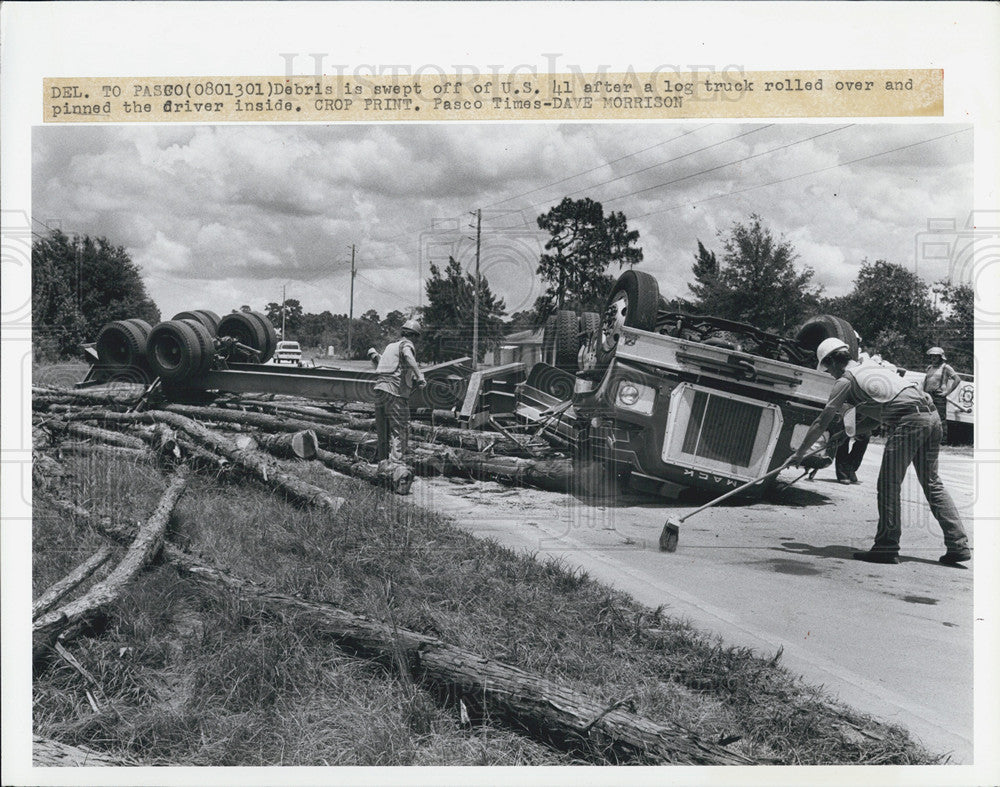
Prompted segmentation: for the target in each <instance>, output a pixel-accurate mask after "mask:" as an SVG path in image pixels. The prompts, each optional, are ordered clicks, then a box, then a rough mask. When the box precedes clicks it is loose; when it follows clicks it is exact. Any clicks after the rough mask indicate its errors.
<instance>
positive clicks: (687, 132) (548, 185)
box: [486, 123, 715, 208]
mask: <svg viewBox="0 0 1000 787" xmlns="http://www.w3.org/2000/svg"><path fill="white" fill-rule="evenodd" d="M714 125H715V124H714V123H706V124H705V125H704V126H699V127H698V128H695V129H691V130H690V131H685V132H684V133H683V134H678V135H677V136H676V137H671V138H670V139H668V140H665V141H663V142H657V143H656V144H655V145H650V146H649V147H646V148H643V149H642V150H637V151H635V153H628V154H626V155H624V156H619V157H618V158H616V159H612V160H611V161H606V162H605V163H603V164H599V165H597V166H596V167H591V168H590V169H587V170H584V171H583V172H578V173H576V174H575V175H570V176H569V177H568V178H563V179H562V180H557V181H555V182H554V183H546V184H545V185H544V186H539V187H538V188H535V189H531V190H530V191H525V192H523V193H522V194H515V195H514V196H513V197H506V198H504V199H502V200H500V201H499V202H493V203H491V204H489V205H487V206H486V207H487V208H492V207H494V206H496V205H502V204H503V203H505V202H510V201H511V200H513V199H518V198H520V197H526V196H528V195H529V194H534V193H535V192H536V191H543V190H544V189H548V188H552V186H558V185H559V184H561V183H565V182H566V181H569V180H574V179H576V178H580V177H583V176H584V175H589V174H590V173H591V172H597V170H599V169H604V167H610V166H611V165H612V164H617V163H618V162H619V161H624V160H625V159H627V158H632V157H633V156H638V155H639V154H640V153H646V152H647V151H650V150H653V149H654V148H659V147H662V146H663V145H669V144H670V143H671V142H675V141H676V140H678V139H681V138H682V137H686V136H687V135H688V134H694V133H695V132H697V131H702V130H703V129H706V128H708V127H709V126H714ZM640 171H641V170H640Z"/></svg>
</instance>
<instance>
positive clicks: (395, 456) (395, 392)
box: [368, 319, 427, 462]
mask: <svg viewBox="0 0 1000 787" xmlns="http://www.w3.org/2000/svg"><path fill="white" fill-rule="evenodd" d="M420 331H421V329H420V323H419V322H417V321H416V320H412V319H411V320H407V321H406V322H404V323H403V327H402V328H400V334H401V337H400V339H399V340H398V341H395V342H392V343H391V344H388V345H386V348H385V350H383V351H382V353H381V355H380V354H379V353H377V352H376V351H375V349H374V348H372V349H370V350H369V351H368V357H369V358H371V360H372V363H373V364H376V369H375V372H376V373H377V374H378V379H377V380H376V382H375V430H376V432H377V434H378V453H377V456H376V458H377V460H378V461H382V460H383V459H389V460H391V461H393V462H402V461H403V455H404V454H405V453H406V451H407V443H408V440H409V435H410V405H409V401H410V394H411V393H413V387H414V385H417V386H419V387H420V388H423V387H424V386H425V385H427V380H426V379H424V373H423V372H421V371H420V367H419V366H417V356H416V349H415V348H414V346H413V342H414V340H415V339H418V338H419V337H420Z"/></svg>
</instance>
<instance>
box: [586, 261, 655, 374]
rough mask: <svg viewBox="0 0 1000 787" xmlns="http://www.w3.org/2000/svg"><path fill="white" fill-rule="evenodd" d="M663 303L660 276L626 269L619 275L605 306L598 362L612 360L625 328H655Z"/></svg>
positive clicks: (601, 363) (602, 365) (644, 329)
mask: <svg viewBox="0 0 1000 787" xmlns="http://www.w3.org/2000/svg"><path fill="white" fill-rule="evenodd" d="M659 305H660V287H659V285H658V284H657V283H656V279H654V278H653V277H652V276H650V275H649V274H648V273H643V272H642V271H632V270H628V271H625V273H623V274H622V275H621V276H619V277H618V281H617V282H615V286H614V289H612V290H611V295H609V296H608V300H607V301H606V303H605V306H604V315H603V316H602V318H601V336H600V339H599V341H598V343H597V365H598V366H599V367H601V368H603V367H605V366H607V365H608V364H609V363H611V359H612V357H614V354H615V349H616V348H617V347H618V339H619V337H620V336H621V329H622V327H628V328H638V329H639V330H643V331H652V330H653V329H655V328H656V314H657V311H658V310H659Z"/></svg>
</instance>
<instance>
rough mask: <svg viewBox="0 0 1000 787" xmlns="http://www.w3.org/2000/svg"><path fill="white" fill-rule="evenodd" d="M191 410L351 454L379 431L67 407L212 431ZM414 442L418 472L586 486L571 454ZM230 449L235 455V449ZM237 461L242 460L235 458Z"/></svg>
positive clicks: (254, 417)
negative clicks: (311, 438) (304, 436)
mask: <svg viewBox="0 0 1000 787" xmlns="http://www.w3.org/2000/svg"><path fill="white" fill-rule="evenodd" d="M188 416H190V417H191V418H205V419H214V420H215V421H217V422H221V423H234V424H240V425H242V426H247V427H253V428H256V429H261V430H263V431H266V432H272V433H288V432H294V431H297V430H303V429H311V430H312V431H313V432H315V434H316V436H317V438H318V440H319V444H320V445H321V446H322V447H323V448H325V449H327V450H329V451H333V452H336V453H344V454H347V455H351V456H353V455H354V454H356V452H357V450H358V447H359V446H361V445H364V444H366V443H371V442H373V440H374V435H373V434H372V433H370V432H362V431H360V430H356V429H349V428H347V427H342V426H330V425H325V424H317V423H314V422H309V421H304V420H301V419H293V418H282V417H278V416H274V415H269V414H266V413H248V412H243V411H235V410H223V409H220V408H213V407H197V406H193V405H168V406H167V407H166V409H165V410H150V411H148V412H146V413H114V412H110V411H106V410H99V409H88V410H80V411H77V412H73V413H67V414H66V416H65V417H66V418H68V419H74V420H77V419H83V420H87V419H90V420H97V419H105V420H107V421H109V422H111V423H115V422H118V423H150V422H152V421H153V420H156V419H159V420H162V421H165V422H167V423H173V422H174V421H177V419H180V421H177V422H178V423H180V422H181V421H183V422H187V423H189V424H192V425H194V426H197V427H198V428H199V429H201V430H204V431H206V432H208V431H209V430H208V429H207V428H206V427H205V426H203V425H201V424H199V423H198V422H197V421H194V420H191V418H189V417H188ZM171 419H173V420H171ZM211 434H213V435H215V437H216V438H217V439H218V440H220V441H227V440H228V438H225V437H223V436H222V435H219V434H218V433H216V432H212V433H211ZM199 442H202V443H203V444H204V440H199ZM230 442H231V441H230ZM410 448H411V450H412V455H413V469H414V472H415V473H417V474H418V475H441V474H444V475H451V476H461V477H463V478H475V479H480V480H496V481H500V482H503V483H510V484H515V485H519V486H533V487H537V488H539V489H546V490H549V491H553V492H569V493H575V492H581V491H585V490H583V489H582V488H581V484H580V483H579V481H578V479H577V476H576V475H575V473H574V465H573V460H571V459H526V458H522V457H512V456H502V455H495V454H486V453H482V452H476V451H468V450H466V449H463V448H456V447H451V446H440V445H435V444H433V443H426V442H421V441H417V440H411V441H410ZM224 455H225V456H227V457H228V458H230V459H233V457H232V456H230V455H229V454H224ZM233 461H234V462H235V461H236V460H235V459H233ZM331 466H332V465H331ZM335 469H340V468H335ZM342 472H343V471H342ZM359 477H364V476H359ZM366 480H368V479H366ZM299 483H301V482H299Z"/></svg>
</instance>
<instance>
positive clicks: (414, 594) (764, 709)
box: [33, 456, 938, 765]
mask: <svg viewBox="0 0 1000 787" xmlns="http://www.w3.org/2000/svg"><path fill="white" fill-rule="evenodd" d="M62 465H63V472H64V475H63V476H62V477H48V478H39V479H37V482H36V495H35V523H34V532H33V539H34V554H33V566H34V573H33V590H34V593H35V595H36V596H37V595H38V594H39V593H40V592H41V591H42V590H43V589H44V588H46V587H47V586H48V585H49V584H51V583H52V582H53V581H54V580H56V579H58V578H59V577H61V576H63V575H64V574H65V573H66V572H67V571H68V570H69V569H70V568H72V567H73V566H74V565H76V564H77V563H78V562H80V561H81V560H83V559H84V558H85V557H87V556H88V555H90V554H91V553H92V552H93V551H95V550H96V548H97V546H98V545H99V544H100V543H101V539H100V537H99V536H98V535H97V534H96V533H95V532H94V531H93V530H92V529H90V528H89V527H88V525H87V524H86V523H84V522H80V521H78V522H73V521H68V520H67V519H66V517H65V516H63V515H61V514H59V513H57V512H56V511H55V510H54V508H53V507H52V506H51V505H50V504H49V503H48V502H47V500H48V499H49V496H50V495H55V496H57V497H60V498H62V499H69V500H72V501H73V502H75V503H77V504H79V505H81V506H84V507H85V508H87V509H88V510H89V511H90V512H91V513H92V515H94V516H97V517H102V516H103V517H109V518H110V519H112V520H114V521H128V522H133V523H134V522H136V521H140V520H143V519H145V517H146V516H148V514H149V512H150V511H151V510H152V508H153V507H154V505H155V503H156V500H157V498H158V496H159V494H160V493H161V491H162V490H163V488H164V487H165V480H164V477H163V476H162V474H161V472H160V471H159V470H158V469H157V468H156V467H155V466H153V465H151V464H145V463H142V462H139V463H136V462H134V461H122V460H119V459H117V458H109V457H106V456H93V457H67V458H65V459H64V460H63V462H62ZM290 469H293V470H294V471H295V472H297V473H299V474H300V475H302V476H303V477H305V478H307V480H311V481H312V482H314V483H317V484H319V485H321V486H324V487H326V488H328V489H331V490H333V491H334V492H335V493H337V494H340V495H342V496H344V497H346V498H347V499H348V503H347V504H346V505H345V507H344V508H343V509H342V511H341V513H340V514H339V515H338V517H337V518H336V519H335V520H331V519H330V518H329V517H325V516H323V515H321V514H318V513H316V512H313V511H308V510H301V509H297V508H294V507H292V506H290V505H288V504H287V503H286V502H285V501H284V500H282V499H279V498H277V497H275V496H274V495H273V494H271V493H269V492H267V491H265V490H263V489H262V488H258V487H256V486H253V485H251V484H246V483H241V484H236V483H232V482H229V481H226V480H217V479H214V478H210V477H206V476H197V477H195V478H194V480H193V481H192V484H191V486H190V488H189V490H188V491H187V493H186V494H185V496H184V497H183V498H182V500H181V503H180V505H179V506H178V508H177V510H176V511H175V515H174V518H173V520H172V522H171V526H170V538H171V539H172V540H173V541H174V542H175V543H177V544H179V545H181V546H183V547H184V548H186V549H189V550H191V551H193V552H195V553H197V554H200V555H202V556H203V558H205V559H207V560H209V561H211V562H214V563H216V564H218V565H220V566H223V567H226V568H227V569H228V570H230V571H232V572H233V573H235V574H237V575H240V576H243V577H246V578H248V579H252V580H255V581H257V582H259V583H262V584H263V585H265V586H266V587H267V588H269V589H273V590H274V591H277V592H281V593H286V594H297V595H300V596H301V597H303V598H307V599H313V600H320V601H327V602H330V603H333V604H336V605H338V606H341V607H344V608H346V609H349V610H351V611H353V612H358V613H363V614H365V615H369V616H371V617H373V618H377V619H380V620H385V621H390V622H392V623H394V624H395V625H396V626H399V627H403V628H409V629H413V630H416V631H420V632H425V633H429V634H433V635H434V636H437V637H439V638H441V639H442V640H444V641H446V642H450V643H453V644H455V645H459V646H461V647H464V648H467V649H469V650H473V651H475V652H477V653H480V654H482V655H485V656H488V657H491V658H495V659H499V660H502V661H506V662H509V663H511V664H514V665H516V666H518V667H521V668H524V669H527V670H531V671H533V672H535V673H537V674H539V675H542V676H545V677H548V678H552V679H558V680H561V681H564V682H568V683H570V684H572V685H574V686H575V687H577V688H579V689H580V690H581V691H586V692H588V693H591V694H593V695H596V696H598V697H600V698H601V699H602V700H605V701H607V702H608V703H609V704H611V703H613V702H615V701H617V700H622V699H624V698H631V700H630V702H631V705H632V706H633V707H634V709H635V710H636V711H637V712H638V713H641V714H643V715H646V716H648V717H650V718H652V719H654V720H661V721H668V720H669V721H673V722H678V723H681V724H683V725H685V726H687V727H689V728H690V729H692V730H693V731H695V732H697V733H698V734H699V735H701V736H702V737H704V738H706V739H711V740H722V739H725V740H729V741H733V743H732V748H734V749H736V750H739V751H741V752H743V753H745V754H748V755H751V756H757V757H773V758H777V759H778V760H780V761H781V762H785V763H801V764H806V763H879V764H885V763H904V764H925V763H932V762H936V761H937V760H938V758H936V757H935V756H934V755H932V754H930V753H928V752H926V751H924V750H922V749H921V748H920V747H919V746H917V745H916V744H915V743H914V742H913V741H912V740H911V739H910V738H909V736H908V735H907V733H906V732H905V731H903V730H902V729H900V728H897V727H890V726H886V725H883V724H880V723H878V722H876V721H874V720H872V719H869V718H865V717H862V716H860V715H858V714H856V713H854V712H853V711H851V710H850V709H848V708H845V707H843V706H841V705H838V704H836V703H833V702H831V701H830V700H829V699H828V698H827V697H825V696H824V695H823V693H822V692H821V691H820V690H818V689H815V688H812V687H809V686H807V685H804V684H803V683H802V682H801V681H800V680H799V679H797V678H796V677H795V676H793V675H791V674H789V673H788V672H787V671H785V670H784V669H783V668H782V666H781V663H780V654H754V653H752V652H750V651H748V650H746V649H743V648H731V647H727V646H726V645H725V644H724V643H721V642H718V641H716V640H714V639H713V638H711V637H709V636H707V635H704V634H702V633H699V632H697V631H695V630H693V629H691V628H690V627H689V626H687V625H686V624H685V623H683V622H681V621H678V620H673V619H671V618H669V617H667V616H665V615H663V614H662V613H661V611H659V610H653V609H649V608H645V607H642V606H640V605H638V604H636V603H635V602H633V601H632V600H631V599H629V598H628V597H626V596H624V595H622V594H620V593H618V592H616V591H613V590H611V589H609V588H607V587H605V586H603V585H601V584H599V583H597V582H595V581H592V580H591V579H590V578H588V577H587V576H586V575H584V574H581V573H579V572H574V571H570V570H567V569H566V568H564V567H563V566H560V565H558V564H554V563H552V562H539V561H536V560H533V559H531V557H529V556H519V555H516V554H514V553H512V552H510V551H507V550H505V549H502V548H500V547H499V546H497V545H496V544H493V543H491V542H488V541H482V540H477V539H475V538H473V537H471V536H469V535H467V534H465V533H463V532H461V531H460V530H458V529H456V528H455V527H454V526H452V525H451V524H450V523H449V522H448V521H447V520H446V519H445V518H444V517H442V516H440V515H438V514H435V513H434V512H430V511H425V510H423V509H420V508H417V507H415V506H412V505H410V504H408V503H407V502H406V501H405V499H404V498H399V497H397V496H394V495H391V494H389V493H387V492H385V491H382V490H380V489H376V488H374V487H371V486H368V485H365V484H363V483H361V482H355V481H353V480H350V479H345V478H341V477H335V476H334V475H332V474H331V473H329V472H328V471H326V470H325V469H323V468H322V467H318V466H315V465H311V464H299V465H296V466H294V467H291V466H290ZM70 649H71V651H72V652H73V654H74V655H75V656H76V657H77V658H78V659H79V660H80V662H81V663H82V664H83V665H84V667H85V668H86V669H87V670H89V671H90V672H91V673H92V674H93V675H94V676H95V677H96V679H97V681H98V682H99V684H100V685H101V687H102V692H103V693H102V695H101V696H98V697H97V699H98V701H99V703H100V708H101V710H100V711H99V712H95V710H94V709H93V707H92V706H91V704H90V703H89V702H88V700H87V698H86V695H85V692H84V688H85V684H84V683H83V682H82V680H81V678H80V676H79V675H78V674H77V673H76V672H75V671H74V670H72V669H71V668H69V667H68V666H66V665H65V664H64V663H63V662H61V661H56V662H53V663H52V665H51V666H49V667H48V669H46V670H45V671H44V672H41V673H40V674H38V675H37V676H36V679H35V685H34V726H35V732H36V733H38V734H40V735H43V736H47V737H52V738H56V739H58V740H60V741H63V742H66V743H71V744H78V745H87V746H90V747H93V748H96V749H99V750H101V751H103V752H106V753H109V754H113V755H119V756H129V757H131V758H134V759H138V760H139V761H141V762H142V763H144V764H183V765H278V764H285V765H431V764H433V765H447V764H456V765H457V764H462V765H527V764H531V765H543V764H568V763H574V762H582V761H581V760H577V759H574V757H573V755H571V754H567V753H563V752H558V751H556V750H554V749H551V748H548V747H546V746H545V745H543V744H541V743H538V742H536V741H533V740H531V739H530V738H528V737H525V736H523V735H521V734H519V733H518V731H517V730H513V729H509V728H507V727H506V726H505V725H504V724H503V722H502V720H499V719H496V720H491V719H485V720H482V722H481V723H478V722H477V723H476V724H474V725H469V724H463V723H462V720H461V718H460V712H459V709H458V708H457V707H455V706H453V705H449V704H444V703H441V702H439V701H438V700H436V699H435V698H434V697H432V696H431V695H430V694H428V693H426V692H425V691H424V690H423V689H422V688H420V687H419V686H416V685H413V683H412V682H411V681H410V680H409V679H408V678H405V677H400V676H399V674H398V673H390V672H389V671H387V670H386V669H385V668H383V667H381V666H379V665H377V664H374V663H370V662H365V661H362V660H358V659H355V658H352V657H349V656H347V655H345V654H344V653H342V652H340V651H338V650H337V649H336V648H334V647H333V646H332V645H331V644H330V643H329V642H327V641H324V640H323V639H322V638H320V637H318V636H315V635H314V634H313V633H312V632H310V631H309V630H308V629H304V628H301V627H298V626H296V625H295V624H294V623H292V622H281V621H277V620H275V619H273V618H270V617H266V616H264V615H263V614H262V613H261V611H260V610H257V609H253V608H248V607H247V606H246V605H241V604H239V603H237V602H235V601H234V600H233V599H232V597H230V596H227V595H218V594H214V593H208V592H206V591H202V590H198V589H195V588H194V587H193V586H191V585H189V583H188V582H187V581H185V580H184V579H183V578H181V577H180V576H179V575H178V574H177V573H176V571H175V570H174V569H172V568H170V567H169V566H167V565H160V566H157V567H154V568H152V569H150V570H148V571H147V572H145V573H144V574H143V575H142V577H141V578H140V580H139V581H137V582H136V583H134V584H133V585H132V586H131V588H130V590H129V592H127V593H126V594H125V596H124V597H123V598H122V599H121V600H120V601H119V602H117V603H115V604H114V605H113V606H112V607H111V608H110V609H108V610H107V615H106V618H105V619H103V620H102V621H99V622H98V624H97V625H96V626H95V628H94V630H93V631H91V632H90V633H89V634H88V635H87V636H85V637H82V638H80V639H78V640H76V641H74V642H73V643H72V644H71V646H70Z"/></svg>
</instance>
